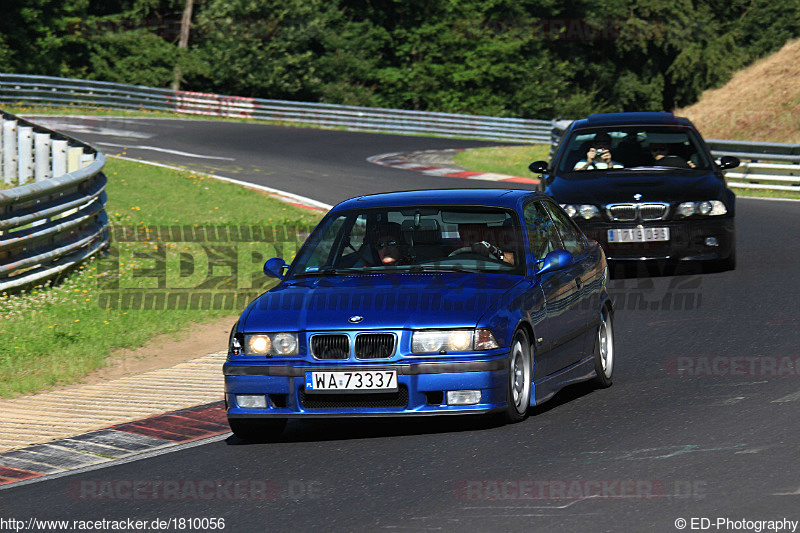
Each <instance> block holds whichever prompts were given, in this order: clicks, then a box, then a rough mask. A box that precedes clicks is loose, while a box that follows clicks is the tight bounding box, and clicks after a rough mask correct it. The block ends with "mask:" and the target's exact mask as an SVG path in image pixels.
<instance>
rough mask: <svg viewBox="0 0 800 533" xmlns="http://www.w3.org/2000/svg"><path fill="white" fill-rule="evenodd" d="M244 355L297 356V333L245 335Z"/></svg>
mask: <svg viewBox="0 0 800 533" xmlns="http://www.w3.org/2000/svg"><path fill="white" fill-rule="evenodd" d="M244 355H297V333H257V334H251V335H245V336H244Z"/></svg>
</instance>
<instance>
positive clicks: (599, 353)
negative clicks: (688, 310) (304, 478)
mask: <svg viewBox="0 0 800 533" xmlns="http://www.w3.org/2000/svg"><path fill="white" fill-rule="evenodd" d="M264 271H265V272H266V273H267V275H269V276H273V277H275V278H278V279H279V280H280V282H279V283H278V285H277V286H275V287H274V288H273V289H271V290H270V291H268V292H266V293H264V294H262V295H261V296H260V297H258V298H257V299H256V300H254V301H253V302H252V303H251V304H250V305H249V306H248V307H247V308H246V309H245V310H244V311H243V312H242V315H241V317H240V318H239V321H238V322H237V323H236V324H235V326H234V327H233V330H232V331H231V336H230V344H229V350H228V358H227V361H226V362H225V364H224V367H223V372H224V375H225V402H226V408H227V414H228V421H229V423H230V426H231V430H232V431H233V432H234V434H235V435H236V436H237V437H240V438H242V439H245V440H268V439H270V438H274V437H275V436H277V435H278V434H279V433H280V432H281V431H283V428H284V427H285V425H286V421H287V419H289V418H322V417H367V416H421V415H446V414H469V413H472V414H478V413H500V414H501V415H502V416H503V417H504V418H505V420H506V421H508V422H518V421H521V420H523V419H525V418H526V416H527V411H528V407H529V406H532V405H538V404H539V403H541V402H544V401H545V400H547V399H549V398H551V397H552V396H553V395H554V394H555V393H556V392H557V391H558V390H559V389H561V388H562V387H564V386H566V385H569V384H572V383H576V382H579V381H586V380H593V381H594V382H595V383H596V384H597V386H599V387H607V386H609V385H611V378H612V373H613V370H614V334H613V312H614V310H613V306H612V303H611V301H610V299H609V296H608V293H607V290H606V279H607V266H606V259H605V255H604V253H603V250H602V249H601V247H600V246H599V245H598V244H597V243H596V242H594V241H590V240H587V239H586V238H585V237H584V235H583V233H581V231H580V229H578V226H577V225H576V224H575V222H574V221H573V220H572V219H571V218H570V217H569V216H568V215H567V214H566V213H565V212H564V211H563V210H562V209H561V208H560V207H559V206H558V205H557V204H556V203H555V202H554V201H553V200H552V199H551V198H549V197H548V196H545V195H543V194H541V193H537V192H532V191H524V190H498V189H465V190H427V191H408V192H394V193H386V194H376V195H369V196H360V197H357V198H352V199H350V200H347V201H344V202H342V203H340V204H338V205H337V206H335V207H334V208H333V209H331V211H330V212H329V213H328V214H327V215H326V216H325V217H324V218H323V220H322V221H321V222H320V223H319V225H318V226H317V227H316V229H315V230H314V231H313V232H312V233H311V235H310V236H309V238H308V239H307V241H306V242H305V244H304V245H303V246H302V248H301V249H300V251H299V253H298V255H297V257H296V259H295V260H294V261H293V262H292V264H291V265H287V264H285V263H284V261H283V260H282V259H280V258H273V259H270V260H269V261H267V263H266V265H265V266H264Z"/></svg>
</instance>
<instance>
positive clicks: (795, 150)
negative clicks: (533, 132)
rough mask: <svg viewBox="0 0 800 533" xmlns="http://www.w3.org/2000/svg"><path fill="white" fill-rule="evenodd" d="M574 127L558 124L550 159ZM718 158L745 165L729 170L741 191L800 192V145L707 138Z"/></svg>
mask: <svg viewBox="0 0 800 533" xmlns="http://www.w3.org/2000/svg"><path fill="white" fill-rule="evenodd" d="M570 124H572V121H570V120H558V121H554V123H553V129H552V130H551V135H550V159H551V160H552V159H553V156H554V155H555V151H556V148H557V146H558V143H559V142H561V136H562V135H563V134H564V132H565V131H566V130H567V128H568V127H569V125H570ZM705 141H706V144H708V147H709V148H710V149H711V154H712V155H713V156H714V157H722V156H726V155H730V156H734V157H738V158H739V159H740V160H741V162H742V163H741V165H739V166H738V167H737V168H734V169H731V170H726V171H725V177H726V179H727V180H728V186H730V187H738V188H741V189H771V190H779V191H796V192H800V144H787V143H767V142H756V141H729V140H724V139H706V140H705Z"/></svg>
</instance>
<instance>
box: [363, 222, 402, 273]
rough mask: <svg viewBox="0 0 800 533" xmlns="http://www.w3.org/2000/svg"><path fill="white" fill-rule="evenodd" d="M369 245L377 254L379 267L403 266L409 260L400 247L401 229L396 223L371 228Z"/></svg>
mask: <svg viewBox="0 0 800 533" xmlns="http://www.w3.org/2000/svg"><path fill="white" fill-rule="evenodd" d="M370 244H372V246H373V248H374V249H375V250H377V252H378V259H379V261H380V263H379V264H380V265H384V266H393V265H403V264H407V263H408V262H409V260H410V257H409V256H408V255H407V254H405V253H404V248H405V247H404V246H403V245H402V227H401V226H400V224H398V223H396V222H386V223H383V224H379V225H378V226H376V227H375V228H373V230H372V232H371V233H370Z"/></svg>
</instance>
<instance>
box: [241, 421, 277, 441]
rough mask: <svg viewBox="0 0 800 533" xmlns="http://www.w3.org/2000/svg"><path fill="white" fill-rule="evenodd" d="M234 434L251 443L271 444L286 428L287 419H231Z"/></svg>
mask: <svg viewBox="0 0 800 533" xmlns="http://www.w3.org/2000/svg"><path fill="white" fill-rule="evenodd" d="M228 425H229V426H230V427H231V431H233V434H234V435H236V436H237V437H239V438H240V439H242V440H246V441H250V442H270V441H273V440H275V439H277V438H278V436H280V434H281V433H282V432H283V429H284V428H285V427H286V419H285V418H261V419H254V418H229V419H228Z"/></svg>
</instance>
